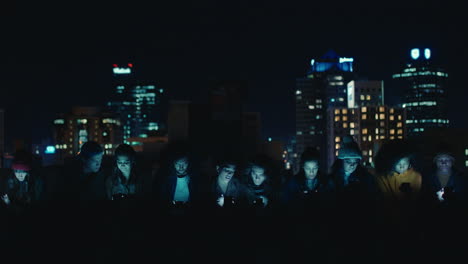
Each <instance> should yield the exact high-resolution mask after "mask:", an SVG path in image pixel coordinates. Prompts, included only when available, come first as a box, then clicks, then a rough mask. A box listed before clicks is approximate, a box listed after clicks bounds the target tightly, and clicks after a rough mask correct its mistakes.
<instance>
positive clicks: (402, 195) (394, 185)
mask: <svg viewBox="0 0 468 264" xmlns="http://www.w3.org/2000/svg"><path fill="white" fill-rule="evenodd" d="M103 157H104V152H103V149H102V147H101V146H100V145H99V144H98V143H96V142H93V141H90V142H86V143H85V144H84V145H83V146H82V148H81V151H80V153H79V155H77V157H75V159H73V160H70V161H69V162H66V163H65V165H64V166H63V167H61V168H60V169H59V171H58V173H55V174H56V177H55V178H53V177H44V173H40V171H39V170H37V169H36V168H33V167H32V164H31V163H32V162H31V160H30V159H29V160H28V155H24V154H23V155H21V154H19V155H17V156H16V157H15V159H14V161H13V164H12V166H11V169H10V170H9V171H8V172H7V173H6V175H2V179H1V184H0V188H1V189H0V192H1V204H2V205H3V206H4V207H7V208H15V209H17V210H23V209H24V208H27V207H28V206H29V205H32V204H35V203H41V202H42V203H43V202H47V201H50V200H54V199H59V200H66V201H85V202H86V201H87V202H92V201H117V200H118V201H120V202H121V201H124V200H127V201H132V202H135V201H141V200H147V201H153V202H155V203H156V206H160V207H166V208H172V209H173V208H178V209H181V208H184V209H187V208H191V207H192V208H193V207H196V206H199V208H201V207H200V206H204V208H231V209H232V208H263V209H268V208H296V209H297V208H298V207H297V206H305V205H306V204H307V203H310V202H312V201H313V202H315V203H317V201H319V200H320V201H322V202H327V203H328V205H331V204H332V203H333V202H336V201H337V198H340V197H346V198H345V200H349V199H352V198H359V199H361V200H362V201H365V202H369V201H372V202H376V201H381V202H383V203H384V204H385V203H386V202H389V203H388V204H392V205H393V204H398V203H405V202H414V201H422V200H423V201H427V202H432V203H434V204H447V203H452V204H456V203H460V202H461V203H463V202H464V201H465V200H466V193H467V190H466V179H465V178H466V177H465V176H464V175H462V173H461V172H460V171H458V170H456V169H455V166H454V157H453V155H452V154H451V152H450V151H449V150H448V149H445V150H444V149H441V150H440V151H439V152H438V153H435V156H434V158H433V164H432V166H431V167H430V168H429V169H427V170H426V169H421V168H416V167H415V164H414V157H415V153H414V152H413V151H411V149H410V148H409V147H408V144H407V143H406V142H404V141H390V142H388V143H387V144H384V145H383V146H382V147H381V149H380V150H379V152H378V153H377V155H376V157H375V166H374V168H370V169H367V168H365V167H364V166H363V165H362V162H361V161H362V159H363V156H362V153H361V151H360V149H359V147H358V145H357V144H356V142H355V141H354V140H353V138H352V137H351V136H346V137H344V138H343V140H342V144H341V147H340V149H339V151H338V155H337V159H336V161H335V163H334V164H333V166H332V168H331V172H330V173H326V172H325V170H324V169H323V168H322V167H321V164H320V153H319V152H318V151H317V150H316V149H315V148H307V149H306V150H305V151H304V153H302V155H301V159H300V169H299V172H298V173H297V174H296V175H291V176H288V175H287V174H286V173H284V171H281V170H280V171H275V167H274V166H272V165H273V163H272V160H271V159H268V157H266V156H259V155H257V156H255V157H253V158H252V159H250V160H248V161H247V162H244V163H243V164H240V163H239V160H236V159H235V158H233V157H228V156H225V157H224V158H219V159H218V160H216V162H215V164H213V168H212V172H210V173H206V172H201V171H200V170H198V168H199V167H197V164H194V161H193V160H192V157H193V153H190V152H189V151H174V152H172V154H171V155H170V156H169V157H167V160H168V162H167V163H166V164H162V166H159V167H158V168H157V169H155V168H148V167H147V168H144V167H143V166H139V164H138V159H137V153H136V152H135V151H134V149H133V148H132V147H131V146H130V145H127V144H121V145H119V146H118V147H117V149H116V150H115V153H114V155H113V161H112V163H111V164H110V166H107V167H106V166H102V162H103ZM276 170H278V168H276ZM51 178H53V180H51ZM301 210H307V208H304V207H303V208H302V209H301Z"/></svg>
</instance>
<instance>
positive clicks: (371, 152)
mask: <svg viewBox="0 0 468 264" xmlns="http://www.w3.org/2000/svg"><path fill="white" fill-rule="evenodd" d="M328 118H329V119H330V120H332V122H330V123H328V134H329V139H328V142H327V143H328V144H327V145H328V146H327V149H328V151H327V164H328V165H329V166H330V165H331V164H333V161H334V160H335V159H336V156H337V155H338V149H339V148H340V142H341V140H342V139H343V137H344V136H345V135H351V136H353V137H354V139H355V141H356V143H358V145H359V146H360V148H361V151H362V154H363V164H364V165H365V166H369V165H370V164H372V162H373V158H374V156H375V154H376V152H377V150H378V149H379V147H380V146H381V144H382V143H383V142H385V141H386V140H394V139H404V138H406V130H405V126H404V123H405V109H403V108H400V107H389V106H386V105H375V106H360V107H356V108H344V107H337V108H330V109H329V110H328Z"/></svg>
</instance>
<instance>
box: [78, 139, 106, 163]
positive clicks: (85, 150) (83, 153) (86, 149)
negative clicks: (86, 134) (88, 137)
mask: <svg viewBox="0 0 468 264" xmlns="http://www.w3.org/2000/svg"><path fill="white" fill-rule="evenodd" d="M103 152H104V150H103V149H102V147H101V145H99V143H97V142H96V141H88V142H86V143H84V144H83V146H81V150H80V153H79V156H80V157H81V158H82V159H89V158H91V157H92V156H94V155H97V154H101V153H103Z"/></svg>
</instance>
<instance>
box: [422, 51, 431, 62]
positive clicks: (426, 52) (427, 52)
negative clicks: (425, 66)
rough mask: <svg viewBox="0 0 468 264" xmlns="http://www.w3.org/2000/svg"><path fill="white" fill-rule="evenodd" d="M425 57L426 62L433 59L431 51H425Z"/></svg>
mask: <svg viewBox="0 0 468 264" xmlns="http://www.w3.org/2000/svg"><path fill="white" fill-rule="evenodd" d="M424 57H426V60H428V59H429V58H430V57H431V50H430V49H425V50H424Z"/></svg>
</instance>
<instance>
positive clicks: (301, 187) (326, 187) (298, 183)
mask: <svg viewBox="0 0 468 264" xmlns="http://www.w3.org/2000/svg"><path fill="white" fill-rule="evenodd" d="M313 184H314V186H313V189H312V190H309V189H308V188H307V181H306V177H305V175H304V172H303V171H301V172H299V173H298V174H296V175H294V176H293V177H291V178H289V179H288V180H287V181H286V182H285V184H284V185H283V187H282V188H281V202H282V204H283V205H290V204H293V203H297V202H300V203H302V202H304V201H306V200H309V199H313V198H314V196H317V193H323V192H329V191H330V189H331V186H330V182H329V181H328V180H327V179H326V178H325V177H323V176H322V175H321V174H320V173H319V174H318V175H317V177H316V178H315V179H314V181H313Z"/></svg>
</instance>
